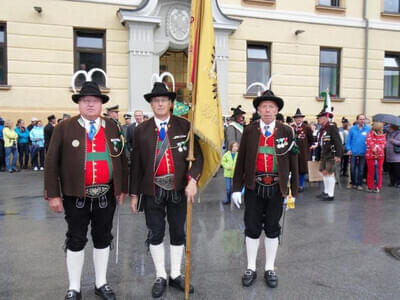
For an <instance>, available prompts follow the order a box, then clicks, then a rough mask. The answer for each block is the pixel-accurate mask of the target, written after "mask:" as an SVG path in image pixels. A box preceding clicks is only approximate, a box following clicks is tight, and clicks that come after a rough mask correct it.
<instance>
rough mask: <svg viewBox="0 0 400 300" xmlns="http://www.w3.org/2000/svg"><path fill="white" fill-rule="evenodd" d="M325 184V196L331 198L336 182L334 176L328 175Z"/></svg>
mask: <svg viewBox="0 0 400 300" xmlns="http://www.w3.org/2000/svg"><path fill="white" fill-rule="evenodd" d="M326 178H327V183H328V188H327V192H326V193H327V194H328V196H329V197H333V196H334V194H335V184H336V180H335V175H330V176H327V177H326Z"/></svg>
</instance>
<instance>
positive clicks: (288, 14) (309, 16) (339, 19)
mask: <svg viewBox="0 0 400 300" xmlns="http://www.w3.org/2000/svg"><path fill="white" fill-rule="evenodd" d="M221 10H222V12H223V13H224V14H227V15H229V16H233V17H242V18H246V17H247V18H256V19H265V20H276V21H287V22H298V23H309V24H319V25H332V26H342V27H353V28H365V26H366V23H365V21H364V20H363V19H362V18H351V17H346V16H327V15H318V14H314V13H305V12H303V13H299V12H292V11H283V10H275V9H269V8H267V9H260V8H252V7H246V6H241V5H221ZM369 28H370V29H378V30H391V31H400V22H387V21H381V20H373V19H372V20H371V19H370V20H369Z"/></svg>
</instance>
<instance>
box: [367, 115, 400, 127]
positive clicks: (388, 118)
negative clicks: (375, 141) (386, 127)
mask: <svg viewBox="0 0 400 300" xmlns="http://www.w3.org/2000/svg"><path fill="white" fill-rule="evenodd" d="M372 120H373V121H375V122H384V123H388V124H392V125H396V126H400V118H399V117H396V116H395V115H391V114H377V115H375V116H373V117H372Z"/></svg>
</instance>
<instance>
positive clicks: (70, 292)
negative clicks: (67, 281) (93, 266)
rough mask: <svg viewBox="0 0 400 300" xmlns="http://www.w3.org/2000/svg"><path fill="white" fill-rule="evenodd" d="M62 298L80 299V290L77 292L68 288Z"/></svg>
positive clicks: (67, 299)
mask: <svg viewBox="0 0 400 300" xmlns="http://www.w3.org/2000/svg"><path fill="white" fill-rule="evenodd" d="M64 299H65V300H81V299H82V295H81V293H80V292H77V291H75V290H68V291H67V294H66V295H65V298H64Z"/></svg>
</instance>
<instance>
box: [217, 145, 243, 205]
mask: <svg viewBox="0 0 400 300" xmlns="http://www.w3.org/2000/svg"><path fill="white" fill-rule="evenodd" d="M238 151H239V143H238V142H231V143H230V144H229V146H228V151H227V152H225V154H224V156H223V157H222V162H221V164H222V167H223V168H224V177H225V184H226V199H225V200H224V201H222V203H223V204H229V203H231V194H232V178H233V173H234V171H235V165H236V159H237V154H238Z"/></svg>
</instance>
